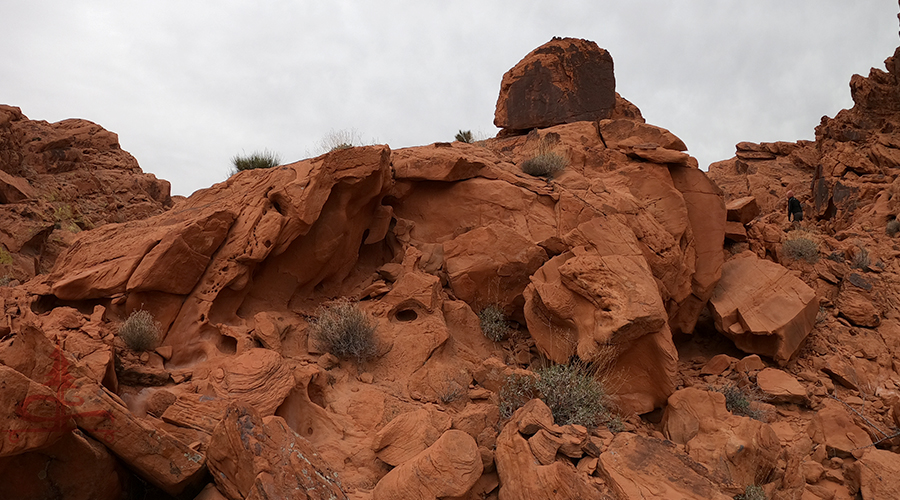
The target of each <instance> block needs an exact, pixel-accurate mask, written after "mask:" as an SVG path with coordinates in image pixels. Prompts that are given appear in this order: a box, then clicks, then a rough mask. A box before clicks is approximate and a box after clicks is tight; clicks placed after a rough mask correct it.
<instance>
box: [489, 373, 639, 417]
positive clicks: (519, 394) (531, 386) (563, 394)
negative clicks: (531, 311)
mask: <svg viewBox="0 0 900 500" xmlns="http://www.w3.org/2000/svg"><path fill="white" fill-rule="evenodd" d="M535 397H539V398H540V399H541V400H543V401H544V403H545V404H546V405H547V407H549V408H550V411H551V412H552V413H553V420H554V422H555V423H556V424H557V425H568V424H578V425H583V426H585V427H587V428H589V429H593V428H595V427H598V426H599V425H601V424H603V423H605V422H610V423H613V424H614V425H615V423H616V422H618V423H619V424H621V421H620V420H616V419H615V417H614V416H613V415H612V413H611V412H610V411H609V409H608V408H607V397H606V393H605V391H604V390H603V385H602V384H601V383H600V381H599V380H597V378H596V377H595V376H594V375H593V374H592V373H590V370H589V369H588V367H587V366H585V365H583V364H581V363H572V364H568V365H552V366H548V367H546V368H541V369H539V370H538V371H537V377H534V378H533V377H528V376H524V375H513V376H511V377H509V378H508V379H507V380H506V383H505V384H504V386H503V387H502V388H501V390H500V415H501V416H502V417H503V418H509V417H510V416H512V414H513V413H515V411H516V410H517V409H519V408H521V407H522V406H523V405H524V404H525V403H527V402H528V401H529V400H531V399H533V398H535Z"/></svg>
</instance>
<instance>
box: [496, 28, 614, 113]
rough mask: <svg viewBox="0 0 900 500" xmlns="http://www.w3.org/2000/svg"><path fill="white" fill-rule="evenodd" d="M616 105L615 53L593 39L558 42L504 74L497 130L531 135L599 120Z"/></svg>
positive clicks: (537, 52) (498, 107) (572, 39)
mask: <svg viewBox="0 0 900 500" xmlns="http://www.w3.org/2000/svg"><path fill="white" fill-rule="evenodd" d="M615 106H616V78H615V75H614V74H613V60H612V56H610V55H609V52H607V51H606V50H604V49H601V48H600V47H598V46H597V44H596V43H594V42H591V41H588V40H581V39H578V38H554V39H553V40H550V41H549V42H547V43H545V44H544V45H541V46H540V47H538V48H536V49H534V50H533V51H531V52H530V53H529V54H528V55H527V56H525V58H523V59H522V60H521V61H519V63H518V64H516V65H515V66H513V68H512V69H510V70H509V71H507V72H506V74H505V75H503V81H502V82H501V83H500V97H499V98H498V99H497V108H496V111H494V125H496V126H498V127H500V128H505V129H513V130H527V129H532V128H544V127H550V126H553V125H559V124H563V123H572V122H577V121H585V120H587V121H592V120H599V119H603V118H609V117H610V116H611V114H612V110H613V108H615Z"/></svg>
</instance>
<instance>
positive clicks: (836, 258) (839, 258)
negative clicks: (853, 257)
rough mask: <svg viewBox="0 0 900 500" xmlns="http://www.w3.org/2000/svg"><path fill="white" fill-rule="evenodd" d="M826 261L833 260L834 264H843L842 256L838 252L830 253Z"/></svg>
mask: <svg viewBox="0 0 900 500" xmlns="http://www.w3.org/2000/svg"><path fill="white" fill-rule="evenodd" d="M825 258H826V259H828V260H833V261H835V262H844V254H843V253H841V252H838V251H834V252H831V253H830V254H828V257H825Z"/></svg>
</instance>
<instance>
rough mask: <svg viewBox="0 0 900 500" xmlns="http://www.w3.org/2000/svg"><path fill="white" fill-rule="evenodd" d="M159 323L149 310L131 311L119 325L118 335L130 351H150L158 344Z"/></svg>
mask: <svg viewBox="0 0 900 500" xmlns="http://www.w3.org/2000/svg"><path fill="white" fill-rule="evenodd" d="M159 336H160V333H159V324H157V323H156V321H155V320H154V319H153V315H152V314H150V312H149V311H144V310H139V311H134V312H132V313H131V314H130V315H129V316H128V319H126V320H125V322H124V323H122V324H121V325H120V326H119V337H122V340H123V341H124V342H125V345H126V346H128V348H129V349H131V350H132V351H150V350H152V349H156V347H157V345H159V340H160V338H159Z"/></svg>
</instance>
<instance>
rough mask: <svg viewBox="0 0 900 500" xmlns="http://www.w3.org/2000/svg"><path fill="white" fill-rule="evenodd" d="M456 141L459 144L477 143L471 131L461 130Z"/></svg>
mask: <svg viewBox="0 0 900 500" xmlns="http://www.w3.org/2000/svg"><path fill="white" fill-rule="evenodd" d="M455 139H456V140H457V141H459V142H465V143H467V144H471V143H473V142H475V137H474V136H473V135H472V131H471V130H460V131H459V132H458V133H457V134H456V137H455Z"/></svg>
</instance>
